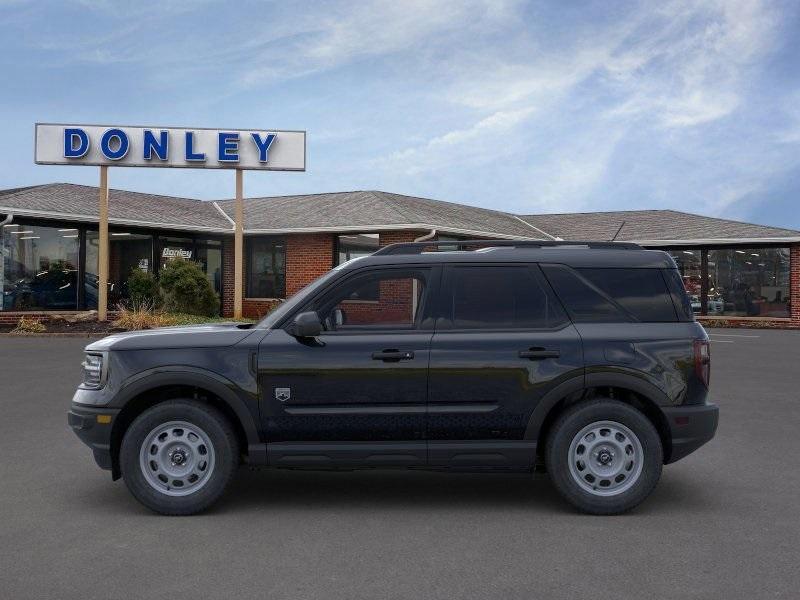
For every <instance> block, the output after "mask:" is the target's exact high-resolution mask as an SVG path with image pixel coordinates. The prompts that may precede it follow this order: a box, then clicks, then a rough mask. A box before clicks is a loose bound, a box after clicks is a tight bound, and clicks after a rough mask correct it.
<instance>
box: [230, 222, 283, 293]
mask: <svg viewBox="0 0 800 600" xmlns="http://www.w3.org/2000/svg"><path fill="white" fill-rule="evenodd" d="M263 241H269V242H271V243H272V245H273V248H274V246H275V245H276V244H283V289H282V290H278V291H279V292H281V293H279V294H276V295H274V296H260V295H256V294H253V293H251V292H252V289H251V287H250V281H251V280H250V278H251V277H252V275H253V273H254V270H253V267H254V265H255V261H254V260H253V251H254V250H253V246H254V244H256V243H258V242H263ZM244 245H245V251H244V264H245V277H244V281H243V282H242V283H243V285H244V290H243V292H244V294H243V297H244V298H245V299H247V300H274V299H277V300H283V299H285V298H286V258H287V255H288V249H287V243H286V238H285V237H284V236H280V235H255V236H246V237H245V244H244ZM224 260H225V259H224V256H223V262H224Z"/></svg>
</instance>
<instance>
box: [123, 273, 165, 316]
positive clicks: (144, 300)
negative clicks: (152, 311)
mask: <svg viewBox="0 0 800 600" xmlns="http://www.w3.org/2000/svg"><path fill="white" fill-rule="evenodd" d="M128 298H129V300H130V302H131V305H132V306H150V307H152V308H158V307H159V306H161V292H160V290H159V289H158V280H157V279H156V277H155V275H153V274H152V273H148V272H147V271H142V270H141V269H136V268H135V269H133V271H131V274H130V277H128Z"/></svg>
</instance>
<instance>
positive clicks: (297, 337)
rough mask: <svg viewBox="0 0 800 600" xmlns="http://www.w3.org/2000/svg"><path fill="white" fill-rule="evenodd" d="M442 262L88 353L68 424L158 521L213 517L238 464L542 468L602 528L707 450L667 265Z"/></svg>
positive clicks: (402, 247)
mask: <svg viewBox="0 0 800 600" xmlns="http://www.w3.org/2000/svg"><path fill="white" fill-rule="evenodd" d="M440 244H441V245H442V246H443V247H444V248H447V250H444V251H435V250H436V246H437V244H436V243H431V242H424V243H416V244H396V245H393V246H387V247H385V248H382V249H381V250H379V251H378V252H375V253H374V254H372V255H369V256H366V257H361V258H357V259H354V260H351V261H349V262H347V263H345V264H343V265H340V266H339V267H337V268H335V269H333V270H332V271H330V272H329V273H327V274H326V275H324V276H322V277H321V278H319V279H317V280H316V281H315V282H313V283H312V284H310V285H309V286H307V287H306V288H304V289H303V290H302V291H300V292H299V293H298V294H296V295H295V296H293V297H292V298H291V299H289V300H288V301H287V302H285V303H284V304H282V305H281V306H280V307H279V308H278V309H276V310H275V311H274V312H273V313H271V314H270V315H268V316H267V317H266V318H265V319H263V320H262V321H261V322H260V323H258V324H256V325H252V326H251V325H241V324H239V325H237V324H229V325H214V326H198V327H187V328H169V329H163V330H153V331H148V332H137V333H128V334H120V335H113V336H110V337H107V338H105V339H103V340H100V341H98V342H95V343H93V344H90V345H89V346H88V347H87V348H86V358H85V362H84V383H83V384H81V386H80V387H79V389H78V390H77V392H76V393H75V396H74V398H73V401H72V406H71V409H70V411H69V423H70V425H71V426H72V427H73V428H74V430H75V431H76V433H77V434H78V436H79V437H80V438H81V439H82V440H83V441H84V442H86V443H87V444H88V445H89V446H90V447H91V448H92V449H93V451H94V456H95V459H96V461H97V462H98V464H99V465H100V466H101V467H103V468H106V469H110V470H111V472H112V477H113V478H114V479H117V478H119V477H122V478H123V479H124V480H125V483H126V484H127V486H128V488H129V489H130V491H131V492H132V493H133V495H134V496H135V497H136V498H137V499H139V500H140V501H141V502H142V503H143V504H145V505H146V506H148V507H150V508H151V509H153V510H155V511H158V512H162V513H166V514H189V513H194V512H197V511H200V510H203V509H205V508H207V507H208V506H210V505H211V504H213V503H214V502H215V501H216V500H217V499H218V498H219V497H220V496H221V495H222V493H223V491H224V490H225V488H226V487H227V485H228V483H229V482H230V480H231V478H232V477H233V476H234V473H235V471H236V468H237V466H238V465H239V464H241V463H248V464H251V465H264V466H269V467H274V468H290V469H291V468H303V469H307V468H318V469H352V468H362V467H380V468H389V467H394V468H423V469H435V470H449V471H509V472H532V471H534V470H535V469H541V470H546V471H547V472H548V473H549V475H550V478H551V479H552V481H553V483H554V485H555V486H556V488H557V490H558V491H559V492H560V493H561V495H562V496H563V497H564V498H565V499H566V500H568V501H569V502H570V503H572V504H573V505H574V506H576V507H578V508H579V509H581V510H583V511H586V512H589V513H594V514H612V513H619V512H623V511H625V510H628V509H631V508H633V507H634V506H636V505H638V504H639V503H640V502H642V501H643V500H644V499H645V498H646V497H647V496H648V495H649V494H650V492H651V491H652V490H653V488H654V487H655V485H656V483H657V482H658V480H659V477H660V474H661V469H662V465H664V464H667V463H672V462H675V461H677V460H679V459H681V458H683V457H685V456H686V455H687V454H689V453H691V452H693V451H694V450H696V449H697V448H698V447H700V446H701V445H702V444H704V443H705V442H707V441H708V440H710V439H711V438H712V437H713V435H714V433H715V430H716V426H717V418H718V411H717V407H716V406H714V405H713V404H709V403H708V401H707V396H708V385H709V370H710V356H709V342H708V337H707V335H706V333H705V331H704V330H703V328H702V327H701V326H700V325H699V324H698V323H696V322H695V320H694V317H693V314H692V307H691V303H690V301H689V298H688V296H687V295H686V292H685V291H684V286H683V284H682V281H681V277H680V275H679V273H678V271H677V270H676V266H675V263H674V262H673V260H672V258H670V256H669V255H667V254H666V253H664V252H660V251H652V250H643V249H642V248H640V247H639V246H636V245H634V244H622V243H594V242H586V243H581V242H570V243H558V242H552V243H550V242H508V241H505V242H494V241H486V240H482V241H479V242H457V243H456V246H454V242H452V241H448V242H446V243H440ZM454 248H456V249H454ZM465 250H470V251H465Z"/></svg>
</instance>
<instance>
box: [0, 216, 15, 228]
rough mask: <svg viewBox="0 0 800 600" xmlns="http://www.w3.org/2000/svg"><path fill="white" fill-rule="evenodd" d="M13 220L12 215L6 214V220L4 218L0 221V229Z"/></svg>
mask: <svg viewBox="0 0 800 600" xmlns="http://www.w3.org/2000/svg"><path fill="white" fill-rule="evenodd" d="M13 220H14V215H13V214H11V213H8V214H7V215H6V218H5V219H3V221H2V222H0V227H1V226H3V225H8V224H9V223H11V221H13Z"/></svg>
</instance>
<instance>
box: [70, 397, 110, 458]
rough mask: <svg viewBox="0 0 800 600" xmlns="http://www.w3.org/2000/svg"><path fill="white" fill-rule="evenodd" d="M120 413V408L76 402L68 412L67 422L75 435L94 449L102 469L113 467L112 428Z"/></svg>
mask: <svg viewBox="0 0 800 600" xmlns="http://www.w3.org/2000/svg"><path fill="white" fill-rule="evenodd" d="M118 414H119V410H118V409H111V408H90V407H86V406H82V405H79V404H74V403H73V405H72V407H71V408H70V409H69V412H68V413H67V423H68V424H69V426H70V427H71V428H72V431H74V432H75V435H77V436H78V437H79V438H80V440H81V441H82V442H83V443H84V444H86V445H87V446H89V448H91V449H92V453H93V454H94V460H95V462H96V463H97V465H98V466H99V467H100V468H101V469H111V467H112V462H111V429H112V427H113V426H114V421H115V420H116V418H117V415H118ZM98 417H100V418H99V419H98ZM106 421H107V422H106Z"/></svg>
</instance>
